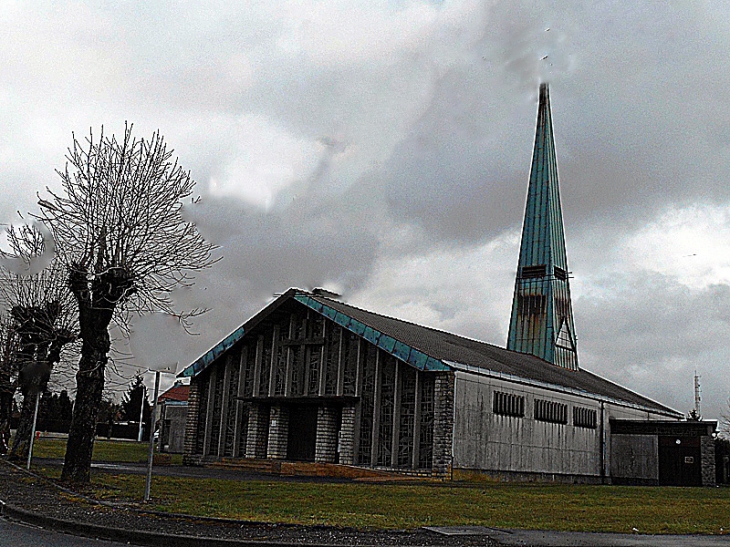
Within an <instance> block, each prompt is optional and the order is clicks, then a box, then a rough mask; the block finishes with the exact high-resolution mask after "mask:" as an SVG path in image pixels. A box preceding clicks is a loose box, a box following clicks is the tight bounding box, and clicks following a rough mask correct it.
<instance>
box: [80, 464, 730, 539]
mask: <svg viewBox="0 0 730 547" xmlns="http://www.w3.org/2000/svg"><path fill="white" fill-rule="evenodd" d="M93 482H94V488H95V491H96V494H97V495H98V496H99V497H102V498H107V499H130V498H131V499H135V500H139V499H141V497H142V494H143V490H144V477H140V476H131V475H109V474H97V475H95V476H94V477H93ZM153 497H154V504H155V509H157V510H160V511H169V512H178V513H187V514H193V515H201V516H213V517H225V518H235V519H244V520H254V521H263V522H286V523H299V524H326V525H335V526H353V527H357V528H368V527H374V528H400V529H403V528H406V529H408V528H415V527H419V526H438V525H482V526H491V527H507V528H527V529H551V530H569V531H588V532H597V531H607V532H632V531H633V530H634V529H638V530H639V531H640V532H642V533H658V534H667V533H672V534H689V533H693V534H697V533H699V534H719V533H723V532H724V531H725V530H730V489H707V488H643V487H611V486H557V485H515V484H509V485H505V484H488V485H484V484H446V485H414V484H409V485H383V484H378V485H373V484H359V483H346V484H342V483H339V484H319V483H286V482H266V481H241V482H239V481H224V480H211V479H189V478H185V479H182V478H172V477H155V479H154V482H153Z"/></svg>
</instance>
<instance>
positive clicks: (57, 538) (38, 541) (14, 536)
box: [0, 518, 128, 547]
mask: <svg viewBox="0 0 730 547" xmlns="http://www.w3.org/2000/svg"><path fill="white" fill-rule="evenodd" d="M127 545H128V544H127V543H117V542H115V541H101V540H98V539H89V538H82V537H76V536H70V535H68V534H59V533H57V532H53V531H51V530H44V529H43V528H38V527H35V526H29V525H27V524H22V523H17V522H12V521H9V520H6V519H3V518H0V547H122V546H124V547H127Z"/></svg>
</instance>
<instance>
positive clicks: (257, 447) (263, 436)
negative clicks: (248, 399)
mask: <svg viewBox="0 0 730 547" xmlns="http://www.w3.org/2000/svg"><path fill="white" fill-rule="evenodd" d="M267 410H268V409H267V408H265V407H263V406H262V405H260V404H256V403H253V404H251V408H250V409H249V414H248V432H247V433H246V454H245V456H246V457H247V458H265V457H266V447H267V446H268V444H269V413H268V412H267Z"/></svg>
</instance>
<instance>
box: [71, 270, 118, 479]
mask: <svg viewBox="0 0 730 547" xmlns="http://www.w3.org/2000/svg"><path fill="white" fill-rule="evenodd" d="M131 287H132V281H131V276H130V275H129V274H128V272H126V271H125V270H124V269H123V268H109V269H108V270H107V271H106V272H104V273H103V274H101V275H98V276H96V277H95V278H94V280H93V281H92V282H91V283H89V282H88V280H87V273H86V270H85V269H84V268H83V267H82V266H79V265H75V267H74V268H73V269H72V271H71V272H70V275H69V288H70V289H71V292H72V293H73V294H74V296H75V297H76V301H77V302H78V305H79V335H80V337H81V339H82V344H81V359H80V360H79V371H78V372H77V373H76V402H75V403H74V409H73V414H72V416H71V427H70V429H69V432H68V442H67V444H66V457H65V460H64V463H63V471H62V472H61V480H62V481H65V482H73V483H80V484H86V483H88V482H89V478H90V472H91V455H92V453H93V451H94V437H95V435H96V420H97V418H98V416H99V410H100V408H101V398H102V394H103V391H104V371H105V369H106V363H107V360H108V354H109V349H110V348H111V342H110V338H109V324H110V323H111V320H112V315H113V313H114V308H115V307H116V305H117V304H118V303H119V301H120V300H121V299H122V298H123V297H124V296H125V295H126V293H127V292H128V291H129V290H131Z"/></svg>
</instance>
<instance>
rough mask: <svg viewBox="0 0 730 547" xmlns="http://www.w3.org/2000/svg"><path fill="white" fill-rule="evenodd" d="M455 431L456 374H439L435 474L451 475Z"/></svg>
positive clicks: (436, 402)
mask: <svg viewBox="0 0 730 547" xmlns="http://www.w3.org/2000/svg"><path fill="white" fill-rule="evenodd" d="M453 429H454V373H453V372H441V373H437V375H436V378H435V383H434V424H433V463H432V467H433V473H437V474H439V475H445V474H449V473H451V462H452V457H453V454H452V451H453Z"/></svg>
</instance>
